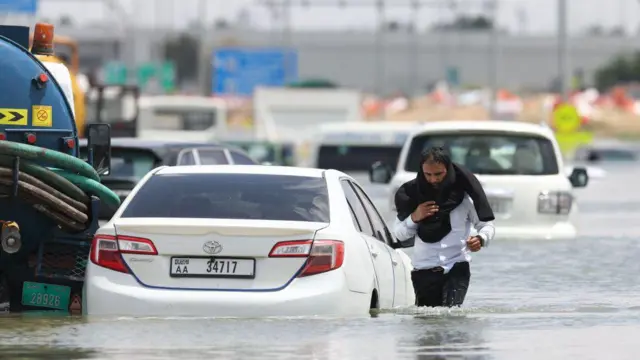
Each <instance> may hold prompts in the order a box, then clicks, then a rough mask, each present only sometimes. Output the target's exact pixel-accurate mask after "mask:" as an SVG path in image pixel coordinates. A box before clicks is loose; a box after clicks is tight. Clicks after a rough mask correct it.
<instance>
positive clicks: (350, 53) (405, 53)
mask: <svg viewBox="0 0 640 360" xmlns="http://www.w3.org/2000/svg"><path fill="white" fill-rule="evenodd" d="M59 33H61V34H64V35H68V36H72V37H74V38H76V39H77V40H78V41H79V48H80V57H81V66H82V68H83V69H85V70H91V69H94V68H96V67H98V66H100V64H101V62H103V61H108V60H114V59H122V60H125V61H127V62H130V63H140V62H146V61H152V60H155V59H159V58H160V54H161V44H162V42H163V40H164V39H165V37H166V36H167V35H168V34H169V31H167V30H127V31H126V36H124V35H122V34H124V33H125V32H124V31H116V30H113V31H106V30H105V29H101V28H91V29H73V28H63V29H60V31H59ZM206 35H207V36H208V38H207V39H206V44H208V45H207V46H206V47H205V49H203V50H204V51H203V56H202V58H200V59H198V62H199V66H201V67H202V69H201V74H202V75H201V76H199V79H198V80H199V82H200V84H199V87H200V88H201V89H203V91H205V89H210V79H211V76H210V69H209V67H210V62H211V59H210V54H211V51H212V49H213V48H214V47H215V46H221V45H229V44H232V45H237V46H294V47H295V48H296V49H297V50H298V54H299V55H298V58H299V65H298V66H299V74H300V77H301V78H325V79H328V80H331V81H333V82H336V83H338V84H339V85H342V86H347V87H355V88H360V89H363V90H365V91H372V92H374V91H378V92H382V93H385V94H389V93H394V92H396V91H403V92H407V93H410V92H412V90H413V89H414V88H416V87H420V88H422V89H424V88H425V87H426V86H427V85H428V84H431V83H434V82H435V81H437V80H440V79H444V78H446V71H447V68H455V69H456V70H457V74H458V77H459V81H460V84H461V86H465V85H486V84H489V83H490V78H489V76H490V75H489V74H490V73H491V72H490V66H489V65H490V64H489V59H490V48H489V44H490V38H489V36H488V35H487V34H482V33H443V34H438V33H425V34H418V36H417V37H415V38H414V37H413V36H412V35H411V34H406V33H401V34H400V33H398V34H394V33H389V34H384V35H383V36H382V37H381V38H380V41H379V42H377V41H376V36H375V34H373V33H363V32H352V33H349V32H337V31H336V32H294V33H291V34H284V33H280V32H272V33H269V32H255V31H247V30H235V31H234V30H209V31H208V32H207V33H206ZM637 43H638V42H637V39H630V38H622V37H591V38H586V37H580V38H573V39H571V41H570V53H571V61H570V62H571V64H572V66H573V67H574V68H580V69H581V70H582V71H583V73H584V81H585V83H586V84H589V83H591V77H592V75H593V71H594V70H595V69H597V68H598V67H599V66H601V65H603V64H604V63H606V62H607V61H608V60H609V59H610V58H611V57H613V56H614V55H616V54H617V53H619V52H630V51H631V50H632V48H633V50H635V49H637V45H636V44H637ZM556 50H557V42H556V39H555V38H553V37H530V36H529V37H526V36H507V35H502V36H501V38H500V39H499V51H500V56H499V72H498V85H499V86H500V87H503V88H509V89H513V90H519V89H532V90H546V89H549V88H550V87H551V86H552V85H553V84H554V82H555V83H557V77H558V71H557V69H558V65H557V64H558V60H557V55H556V54H557V51H556Z"/></svg>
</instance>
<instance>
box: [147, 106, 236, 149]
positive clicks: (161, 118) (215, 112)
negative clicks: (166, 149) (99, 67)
mask: <svg viewBox="0 0 640 360" xmlns="http://www.w3.org/2000/svg"><path fill="white" fill-rule="evenodd" d="M138 105H139V111H140V115H139V118H138V137H139V138H141V139H149V140H165V139H170V138H174V139H180V140H184V141H187V140H188V141H205V142H206V141H210V140H211V139H212V138H213V137H215V136H218V135H222V134H224V133H225V132H226V131H227V106H226V103H225V102H224V100H221V99H215V98H212V97H208V96H197V95H152V96H141V97H140V99H139V100H138Z"/></svg>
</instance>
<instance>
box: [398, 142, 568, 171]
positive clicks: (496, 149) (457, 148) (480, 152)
mask: <svg viewBox="0 0 640 360" xmlns="http://www.w3.org/2000/svg"><path fill="white" fill-rule="evenodd" d="M432 146H440V147H443V148H444V149H445V150H447V151H448V152H449V153H450V154H451V158H452V160H453V161H454V162H455V163H458V164H462V165H464V166H465V167H467V168H468V169H469V170H471V171H473V172H474V173H476V174H490V175H552V174H558V173H559V166H558V162H557V159H556V154H555V151H554V147H553V144H552V143H551V141H550V140H548V139H546V138H544V137H540V136H535V135H523V134H511V133H502V132H501V133H495V132H494V133H491V132H473V133H472V132H462V133H461V132H458V133H438V134H423V135H419V136H416V137H415V138H413V140H412V141H411V146H410V148H409V154H408V157H407V163H406V164H405V170H406V171H411V172H417V171H418V169H419V166H420V153H421V152H422V151H423V150H424V149H426V148H429V147H432Z"/></svg>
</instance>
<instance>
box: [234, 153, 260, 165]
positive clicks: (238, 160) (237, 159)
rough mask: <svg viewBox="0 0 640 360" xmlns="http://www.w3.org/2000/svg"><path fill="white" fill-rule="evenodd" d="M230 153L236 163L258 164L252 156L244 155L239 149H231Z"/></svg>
mask: <svg viewBox="0 0 640 360" xmlns="http://www.w3.org/2000/svg"><path fill="white" fill-rule="evenodd" d="M229 153H230V154H231V160H233V163H234V164H237V165H256V164H257V163H256V162H255V161H253V159H251V158H250V157H248V156H245V155H242V154H241V153H239V152H237V151H229Z"/></svg>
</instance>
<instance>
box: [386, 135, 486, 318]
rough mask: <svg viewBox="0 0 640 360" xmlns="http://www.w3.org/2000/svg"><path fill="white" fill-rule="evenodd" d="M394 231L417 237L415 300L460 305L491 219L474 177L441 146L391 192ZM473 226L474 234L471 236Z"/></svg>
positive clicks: (423, 303)
mask: <svg viewBox="0 0 640 360" xmlns="http://www.w3.org/2000/svg"><path fill="white" fill-rule="evenodd" d="M395 205H396V209H397V211H398V217H397V219H396V222H395V225H394V229H393V232H394V235H395V237H396V238H397V239H398V240H400V241H405V240H408V239H411V238H412V237H415V238H416V240H415V245H414V251H413V258H412V259H411V261H412V263H413V267H414V270H413V272H412V273H411V280H412V282H413V287H414V289H415V293H416V305H417V306H429V307H436V306H446V307H452V306H461V305H462V303H463V302H464V299H465V296H466V294H467V289H468V288H469V280H470V277H471V272H470V269H469V262H470V261H471V255H470V252H477V251H480V249H482V248H483V247H487V246H488V245H489V242H490V241H491V240H492V239H493V237H494V234H495V229H494V225H493V220H494V219H495V217H494V215H493V211H492V210H491V206H490V205H489V201H488V199H487V197H486V195H485V193H484V190H483V189H482V185H481V184H480V182H479V181H478V179H477V178H476V177H475V175H473V174H472V173H471V172H470V171H469V170H467V169H465V168H463V167H462V166H460V165H458V164H454V163H452V162H451V158H450V157H449V155H448V154H447V153H446V152H445V151H444V150H443V149H442V148H438V147H436V148H430V149H427V150H425V151H424V152H423V153H422V157H421V163H420V170H419V171H418V175H417V176H416V178H415V179H414V180H411V181H408V182H406V183H404V184H403V185H402V186H401V187H400V188H399V189H398V191H397V192H396V194H395ZM471 226H474V227H475V229H476V230H477V231H478V235H477V236H469V235H470V232H471Z"/></svg>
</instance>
